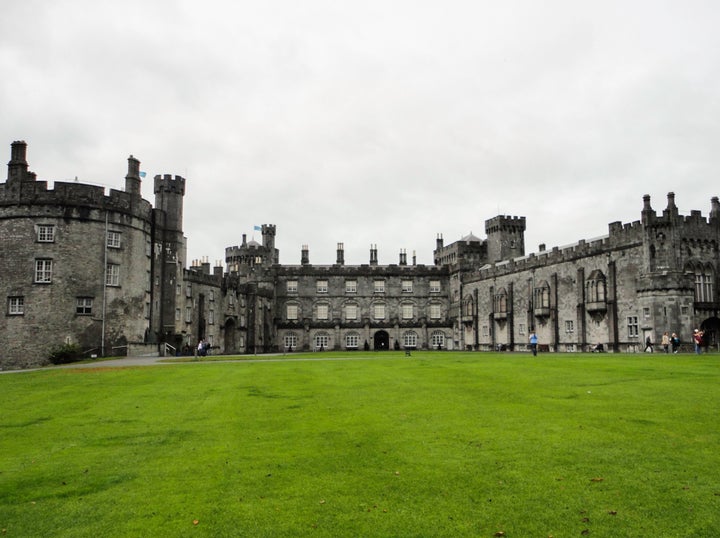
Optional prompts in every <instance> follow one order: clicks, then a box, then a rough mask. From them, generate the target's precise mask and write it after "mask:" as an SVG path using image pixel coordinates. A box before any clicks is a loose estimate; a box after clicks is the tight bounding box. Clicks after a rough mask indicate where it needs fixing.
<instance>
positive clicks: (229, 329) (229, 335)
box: [223, 318, 238, 355]
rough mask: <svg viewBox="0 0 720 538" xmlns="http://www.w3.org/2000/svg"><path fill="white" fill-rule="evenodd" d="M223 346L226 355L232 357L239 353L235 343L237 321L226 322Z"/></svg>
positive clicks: (229, 320)
mask: <svg viewBox="0 0 720 538" xmlns="http://www.w3.org/2000/svg"><path fill="white" fill-rule="evenodd" d="M223 344H224V346H223V347H224V348H225V349H224V353H225V354H227V355H232V354H234V353H237V352H238V350H237V344H236V342H235V320H234V319H232V318H230V319H228V320H227V321H226V322H225V341H224V342H223Z"/></svg>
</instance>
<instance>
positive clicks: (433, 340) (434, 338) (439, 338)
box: [430, 331, 445, 349]
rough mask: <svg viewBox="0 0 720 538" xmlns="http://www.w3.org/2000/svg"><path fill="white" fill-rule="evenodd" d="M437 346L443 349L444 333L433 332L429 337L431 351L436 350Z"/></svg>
mask: <svg viewBox="0 0 720 538" xmlns="http://www.w3.org/2000/svg"><path fill="white" fill-rule="evenodd" d="M438 344H440V347H445V333H444V332H442V331H434V332H433V333H432V334H431V335H430V345H431V346H432V348H433V349H437V347H438Z"/></svg>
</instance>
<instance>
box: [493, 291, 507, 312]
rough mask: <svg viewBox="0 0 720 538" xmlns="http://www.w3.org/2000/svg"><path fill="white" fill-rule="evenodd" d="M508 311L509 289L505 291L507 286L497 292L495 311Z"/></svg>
mask: <svg viewBox="0 0 720 538" xmlns="http://www.w3.org/2000/svg"><path fill="white" fill-rule="evenodd" d="M507 311H508V304H507V291H505V288H500V289H499V290H498V292H497V293H496V294H495V312H496V313H498V314H505V313H507Z"/></svg>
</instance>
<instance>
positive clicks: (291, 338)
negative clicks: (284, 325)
mask: <svg viewBox="0 0 720 538" xmlns="http://www.w3.org/2000/svg"><path fill="white" fill-rule="evenodd" d="M297 342H298V338H297V334H295V333H287V334H286V335H285V349H295V348H296V347H297Z"/></svg>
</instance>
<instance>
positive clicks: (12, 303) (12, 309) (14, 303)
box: [8, 295, 25, 316]
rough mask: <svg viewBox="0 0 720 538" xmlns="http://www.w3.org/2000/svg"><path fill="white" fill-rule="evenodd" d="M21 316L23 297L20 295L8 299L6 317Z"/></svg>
mask: <svg viewBox="0 0 720 538" xmlns="http://www.w3.org/2000/svg"><path fill="white" fill-rule="evenodd" d="M23 314H25V297H23V296H22V295H15V296H13V297H8V315H10V316H22V315H23Z"/></svg>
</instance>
